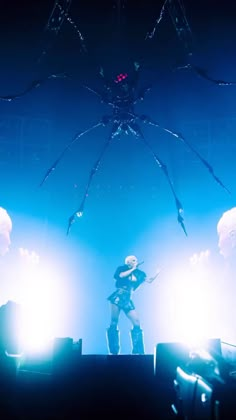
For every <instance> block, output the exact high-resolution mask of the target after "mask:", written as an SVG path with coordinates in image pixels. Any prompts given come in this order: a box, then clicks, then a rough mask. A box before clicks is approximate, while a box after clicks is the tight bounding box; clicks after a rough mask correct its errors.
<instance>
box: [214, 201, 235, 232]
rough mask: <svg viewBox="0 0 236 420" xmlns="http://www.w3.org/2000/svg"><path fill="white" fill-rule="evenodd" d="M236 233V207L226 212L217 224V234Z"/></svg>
mask: <svg viewBox="0 0 236 420" xmlns="http://www.w3.org/2000/svg"><path fill="white" fill-rule="evenodd" d="M232 231H236V207H233V208H232V209H230V210H227V211H225V212H224V213H223V214H222V216H221V218H220V219H219V221H218V223H217V233H218V235H222V234H223V233H226V234H227V233H230V232H232Z"/></svg>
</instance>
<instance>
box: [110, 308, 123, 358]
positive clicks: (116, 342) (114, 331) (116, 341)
mask: <svg viewBox="0 0 236 420" xmlns="http://www.w3.org/2000/svg"><path fill="white" fill-rule="evenodd" d="M119 316H120V308H119V307H118V306H117V305H114V304H113V303H111V323H110V327H109V328H108V329H107V345H108V350H109V353H111V354H119V351H120V334H119V330H118V321H119Z"/></svg>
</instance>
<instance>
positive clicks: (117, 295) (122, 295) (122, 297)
mask: <svg viewBox="0 0 236 420" xmlns="http://www.w3.org/2000/svg"><path fill="white" fill-rule="evenodd" d="M107 299H108V300H109V301H110V302H111V303H113V304H114V305H116V306H118V307H119V308H120V309H122V310H123V311H124V312H125V313H126V314H127V313H128V312H130V311H132V310H133V309H135V306H134V302H133V301H132V299H131V293H130V291H128V290H125V289H117V290H116V291H115V292H114V293H112V294H111V295H110V296H108V298H107Z"/></svg>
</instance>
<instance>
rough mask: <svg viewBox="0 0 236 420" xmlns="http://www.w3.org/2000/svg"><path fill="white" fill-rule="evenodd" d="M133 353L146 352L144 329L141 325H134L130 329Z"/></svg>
mask: <svg viewBox="0 0 236 420" xmlns="http://www.w3.org/2000/svg"><path fill="white" fill-rule="evenodd" d="M130 336H131V344H132V354H144V353H145V352H144V342H143V330H141V328H140V327H134V328H133V329H132V330H131V331H130Z"/></svg>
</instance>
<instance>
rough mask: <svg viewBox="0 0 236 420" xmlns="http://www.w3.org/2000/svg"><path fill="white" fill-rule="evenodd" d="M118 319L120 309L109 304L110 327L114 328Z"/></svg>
mask: <svg viewBox="0 0 236 420" xmlns="http://www.w3.org/2000/svg"><path fill="white" fill-rule="evenodd" d="M119 317H120V308H119V306H117V305H114V303H111V327H114V328H116V327H117V326H118V322H119Z"/></svg>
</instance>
